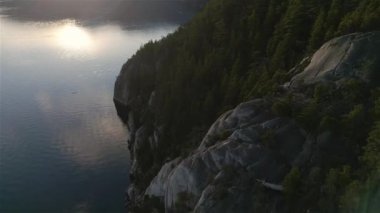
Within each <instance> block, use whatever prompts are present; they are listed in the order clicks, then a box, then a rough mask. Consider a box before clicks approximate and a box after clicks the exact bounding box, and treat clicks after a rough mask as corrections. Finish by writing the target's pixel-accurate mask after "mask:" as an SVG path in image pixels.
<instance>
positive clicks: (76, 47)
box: [55, 21, 95, 51]
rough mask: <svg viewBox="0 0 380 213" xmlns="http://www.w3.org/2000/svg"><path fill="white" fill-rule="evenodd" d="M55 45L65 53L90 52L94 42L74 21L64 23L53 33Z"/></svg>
mask: <svg viewBox="0 0 380 213" xmlns="http://www.w3.org/2000/svg"><path fill="white" fill-rule="evenodd" d="M55 38H56V42H57V44H58V45H59V46H60V47H61V48H63V49H65V50H67V51H91V50H93V48H94V46H95V44H94V43H95V42H94V40H93V38H92V37H91V34H90V33H89V32H88V31H87V30H86V29H85V28H83V27H81V26H80V25H78V24H77V23H76V22H75V21H66V22H64V23H63V24H62V25H60V26H59V27H58V28H57V29H56V31H55Z"/></svg>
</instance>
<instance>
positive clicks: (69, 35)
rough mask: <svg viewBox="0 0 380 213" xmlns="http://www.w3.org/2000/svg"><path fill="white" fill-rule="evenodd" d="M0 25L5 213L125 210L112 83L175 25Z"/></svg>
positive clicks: (0, 176)
mask: <svg viewBox="0 0 380 213" xmlns="http://www.w3.org/2000/svg"><path fill="white" fill-rule="evenodd" d="M0 21H1V23H0V34H1V40H0V44H1V46H0V47H1V51H0V54H1V55H0V69H1V72H0V79H1V81H0V120H1V123H0V125H1V126H0V131H1V132H0V212H123V211H125V210H124V206H123V205H124V191H125V189H126V187H127V185H128V165H129V156H128V150H127V143H126V137H127V132H126V131H125V128H124V127H123V125H122V123H121V122H120V120H119V119H118V117H117V115H116V112H115V109H114V106H113V102H112V95H113V85H114V81H115V78H116V76H117V74H118V73H119V70H120V67H121V65H122V64H123V63H124V62H125V61H126V59H127V58H129V57H131V55H133V54H134V52H135V51H136V50H137V49H138V48H139V47H140V46H141V45H142V44H143V43H145V42H147V41H149V40H151V39H159V38H161V37H162V36H164V35H166V34H168V33H169V32H172V31H173V30H174V29H175V27H176V26H174V25H162V26H161V25H160V26H155V27H149V28H133V30H127V29H126V28H121V27H120V26H119V25H116V24H112V23H109V24H99V25H94V24H92V25H91V26H88V25H87V26H86V25H83V24H82V23H80V22H78V21H76V20H73V19H64V20H55V21H52V22H49V21H45V22H33V21H15V20H12V19H11V18H7V17H4V16H3V17H1V19H0Z"/></svg>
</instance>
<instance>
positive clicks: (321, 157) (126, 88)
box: [114, 32, 380, 213]
mask: <svg viewBox="0 0 380 213" xmlns="http://www.w3.org/2000/svg"><path fill="white" fill-rule="evenodd" d="M379 59H380V32H370V33H355V34H350V35H345V36H342V37H338V38H334V39H332V40H330V41H328V42H327V43H325V44H324V45H323V46H322V47H321V48H320V49H319V50H318V51H316V52H315V53H314V54H313V55H312V56H311V57H309V58H306V59H305V60H303V61H302V62H301V64H299V65H297V66H295V67H294V68H293V69H291V70H290V71H289V75H293V76H294V77H292V78H291V80H290V81H289V82H288V83H286V84H284V85H282V86H280V87H279V88H278V91H277V93H276V94H275V95H270V96H263V97H262V98H258V99H254V100H251V101H247V102H243V103H241V104H239V105H238V106H236V107H235V108H234V109H232V110H229V111H227V112H225V113H223V114H222V115H221V116H220V117H219V118H218V119H217V120H216V121H215V122H214V123H213V124H212V125H211V127H210V128H209V129H208V131H207V133H206V134H205V135H204V136H203V139H202V140H199V141H198V142H196V144H197V146H196V147H195V148H193V149H191V150H190V151H189V152H186V154H182V155H181V153H176V154H174V155H173V154H171V155H170V157H168V156H165V154H163V155H164V156H161V153H165V152H164V151H162V150H165V149H170V147H168V144H167V143H165V140H164V135H165V123H160V122H159V121H157V120H154V119H152V116H151V114H152V113H157V112H155V103H156V102H157V100H155V89H154V86H152V85H150V84H149V83H147V84H148V85H144V87H141V88H144V91H143V92H141V91H140V92H139V93H136V90H135V89H130V88H131V86H130V85H129V84H133V83H134V82H131V80H130V79H133V78H135V75H139V74H138V73H134V72H135V68H136V66H146V67H147V68H149V67H151V66H153V68H151V69H153V70H154V66H159V64H157V63H156V64H135V63H133V61H132V62H130V63H127V64H125V65H124V67H123V69H122V71H121V73H120V75H119V76H118V78H117V81H116V84H115V93H114V100H115V105H116V108H117V110H118V113H119V115H120V117H121V118H122V119H123V120H124V122H125V123H126V124H127V126H128V129H129V132H130V137H129V140H128V143H129V145H130V151H131V156H132V165H131V170H130V172H131V180H132V184H131V185H130V187H129V190H128V197H129V198H128V199H129V207H130V210H131V211H136V212H137V211H139V210H140V211H143V212H144V211H165V212H205V213H206V212H207V213H209V212H297V211H300V212H301V210H302V211H304V210H307V211H308V212H314V211H315V212H319V211H321V209H323V207H321V205H327V204H328V201H325V200H323V198H321V197H323V196H324V195H326V196H327V195H329V194H328V192H329V191H328V189H326V188H328V186H329V185H328V183H329V182H328V181H329V180H328V178H329V175H330V173H331V172H332V171H333V170H331V168H338V167H339V168H346V167H340V166H341V165H349V166H350V167H353V168H355V167H357V164H358V163H357V159H356V158H357V157H356V156H358V155H359V154H358V152H360V149H361V147H362V146H364V145H365V144H356V145H353V146H355V147H356V148H355V149H356V150H355V149H352V147H351V144H350V143H351V142H350V141H351V139H352V138H355V137H356V136H357V137H359V136H358V135H360V134H362V131H359V130H358V131H357V134H356V135H355V134H353V135H352V134H349V133H347V131H346V130H348V129H349V128H351V127H353V128H355V125H357V122H358V123H359V125H370V124H368V122H367V121H368V120H370V119H371V116H372V115H371V114H370V112H369V111H370V109H371V108H372V105H373V104H374V103H373V96H371V95H369V94H368V93H369V92H370V91H374V90H376V88H378V86H379V84H380V79H379V77H380V76H379V73H378V71H379V68H380V60H379ZM347 93H348V94H347ZM356 93H358V94H356ZM136 94H139V96H136ZM141 94H145V95H141ZM355 94H356V96H355ZM350 95H351V96H355V97H350V99H347V97H346V96H350ZM360 96H361V97H360ZM355 113H357V114H360V113H362V114H360V115H356V114H355ZM336 118H342V120H343V121H342V122H340V121H337V119H336ZM345 119H346V120H345ZM350 119H353V120H354V121H351V120H350ZM355 119H356V120H355ZM363 119H364V120H366V119H367V120H366V122H364V121H363ZM362 121H363V122H362ZM360 123H362V124H360ZM340 126H347V128H346V127H345V128H346V129H344V128H343V129H342V130H338V129H339V128H340ZM368 129H369V127H368V128H367V130H366V131H364V132H365V133H364V134H365V135H367V134H368ZM353 131H355V130H353ZM359 138H363V137H361V136H360V137H359ZM352 140H353V139H352ZM171 156H176V157H175V158H173V157H171ZM343 170H344V169H342V171H343ZM334 171H335V170H334ZM336 171H340V170H336ZM344 171H345V170H344ZM337 174H340V173H339V172H338V173H337ZM337 177H339V176H337ZM350 177H351V176H350ZM324 178H326V180H325V179H324ZM313 184H314V185H313ZM298 185H299V186H298ZM348 185H349V184H348ZM324 187H325V188H324ZM305 189H308V190H306V191H305ZM338 189H339V188H335V190H338ZM313 190H315V191H316V192H314V191H313ZM324 190H327V191H326V192H325V191H324ZM343 191H344V190H343ZM299 193H301V194H302V193H303V194H304V197H303V198H302V196H301V197H300V194H299ZM310 193H316V194H318V193H321V194H318V199H320V203H322V204H320V203H319V204H318V203H308V202H310V199H309V200H307V197H308V196H316V195H315V194H310ZM324 193H325V194H324ZM371 193H372V194H371V195H372V197H373V199H372V201H371V200H368V203H367V204H366V209H367V211H366V212H375V211H376V210H379V209H380V206H379V205H380V204H379V202H378V201H376V198H377V199H379V198H380V192H379V188H378V187H375V188H374V189H373V191H372V192H371ZM294 198H296V199H299V200H298V201H299V202H294V200H292V199H294ZM302 199H305V200H302ZM323 202H326V203H327V204H326V203H325V204H324V203H323ZM335 202H338V201H335ZM328 209H330V210H332V211H333V209H334V208H333V207H329V208H328ZM322 211H323V210H322Z"/></svg>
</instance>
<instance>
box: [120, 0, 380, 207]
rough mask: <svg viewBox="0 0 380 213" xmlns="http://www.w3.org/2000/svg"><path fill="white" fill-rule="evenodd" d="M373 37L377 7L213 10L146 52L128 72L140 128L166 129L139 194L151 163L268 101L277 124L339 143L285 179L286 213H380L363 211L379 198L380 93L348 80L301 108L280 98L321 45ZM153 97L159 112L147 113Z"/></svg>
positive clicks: (217, 2) (238, 5)
mask: <svg viewBox="0 0 380 213" xmlns="http://www.w3.org/2000/svg"><path fill="white" fill-rule="evenodd" d="M373 30H380V1H378V0H241V1H237V0H210V2H209V3H208V4H207V5H206V6H205V8H204V9H203V10H202V12H200V13H199V14H198V15H197V16H196V17H194V18H193V20H192V21H191V22H190V23H188V24H186V25H185V26H182V27H180V28H179V29H178V30H177V31H176V32H175V33H173V34H171V35H169V36H167V37H166V38H164V39H162V40H161V41H158V42H150V43H148V44H146V45H144V47H143V48H141V49H140V50H139V51H138V52H137V53H136V54H135V55H134V56H133V57H132V58H131V59H130V60H129V61H128V63H127V64H125V65H124V67H123V69H131V70H133V71H132V72H130V76H129V78H128V82H127V83H128V86H129V91H130V94H132V95H131V96H133V97H134V99H133V100H132V101H131V108H132V109H134V111H135V114H136V117H138V118H140V121H138V122H140V123H145V124H148V125H149V124H150V125H155V126H160V127H163V131H162V135H161V137H162V143H163V145H162V147H164V150H160V152H159V153H155V154H154V155H153V156H150V158H149V159H148V160H147V161H150V162H151V163H150V164H149V162H146V163H144V165H147V166H146V168H144V170H147V171H149V172H148V173H147V176H146V178H145V179H144V181H142V183H140V184H141V185H142V187H144V186H146V184H147V182H148V181H146V180H148V179H149V178H152V177H153V174H155V173H156V172H157V170H158V169H159V166H158V167H154V166H152V165H153V163H152V162H154V163H155V164H159V162H161V163H162V162H163V161H164V160H165V159H166V158H168V157H169V158H171V159H173V158H174V157H177V156H178V155H179V154H181V155H186V154H188V152H190V151H191V150H193V148H194V147H196V146H197V145H199V144H198V143H199V142H200V141H201V137H202V136H203V133H204V132H205V131H206V130H207V127H208V126H209V125H210V124H211V122H213V121H214V120H215V119H216V118H217V116H218V115H220V114H221V113H223V112H225V111H226V110H228V109H230V108H232V107H234V106H236V105H237V104H238V103H240V102H242V101H245V100H250V99H252V98H259V97H263V96H265V97H274V99H275V100H277V101H275V103H274V104H273V105H272V108H271V111H272V112H273V114H275V115H278V116H285V117H290V118H293V119H295V120H296V121H297V123H298V124H299V125H301V126H302V127H303V128H304V129H305V130H306V131H307V132H308V133H310V134H312V135H318V134H321V133H326V132H327V133H331V135H333V137H336V138H337V140H336V142H335V143H334V144H329V146H331V147H329V150H328V151H326V156H325V158H323V159H320V160H319V161H317V162H316V163H314V164H311V165H312V166H313V167H312V168H293V169H291V171H290V172H289V174H288V175H287V176H286V178H285V180H284V185H285V194H286V197H287V199H286V202H287V204H288V207H289V211H290V212H307V211H308V210H310V211H311V212H337V211H339V210H341V211H343V212H368V211H369V212H375V211H374V210H379V209H380V207H379V206H366V203H368V202H369V200H370V199H372V197H376V196H373V194H374V193H379V192H378V191H376V190H379V183H380V181H379V178H380V172H379V170H380V158H379V153H380V123H379V121H380V99H376V98H378V97H380V95H379V94H380V92H379V91H378V89H377V88H375V87H374V86H373V85H366V84H364V83H363V82H361V81H360V80H356V79H351V80H346V81H344V82H340V84H339V86H336V85H329V84H319V85H316V86H315V87H311V88H308V89H307V90H306V91H304V96H305V97H304V100H303V101H302V102H300V103H295V101H294V100H293V98H292V97H291V96H289V97H285V98H283V97H281V98H278V97H279V96H280V94H281V90H280V89H279V85H282V84H283V83H285V82H287V81H288V80H289V79H290V78H291V77H292V75H290V74H289V72H288V70H290V69H291V68H292V67H293V66H295V65H296V64H298V63H299V62H300V61H301V60H302V59H303V58H304V57H305V56H308V55H309V54H311V53H312V52H313V51H315V50H316V48H318V47H319V46H320V45H321V44H323V43H324V42H325V41H327V40H329V39H331V38H333V37H336V36H339V35H343V34H348V33H352V32H360V31H361V32H365V31H373ZM370 66H372V65H371V63H363V67H359V68H358V69H373V67H370ZM152 91H155V94H156V97H155V105H154V107H153V109H148V108H147V107H146V103H147V102H148V100H149V97H150V95H151V92H152ZM375 100H377V101H375ZM229 135H230V132H227V131H226V132H224V133H221V135H220V136H218V138H217V139H224V138H226V137H228V136H229ZM338 136H339V137H338ZM272 137H273V136H272V134H271V132H266V133H265V134H264V135H263V137H262V141H263V143H264V144H267V145H268V146H269V147H270V146H271V141H272ZM144 161H146V159H145V160H144ZM148 167H150V168H148ZM262 193H263V194H262V196H260V197H259V198H260V201H263V203H265V202H264V201H265V199H267V196H266V195H265V192H262ZM259 198H257V199H259ZM183 199H188V198H187V197H186V196H184V198H183ZM377 203H378V202H377ZM178 205H181V203H179V204H178ZM257 206H258V207H257V208H258V209H267V206H265V204H263V205H261V204H257ZM371 208H372V209H371ZM363 209H364V210H365V211H364V210H363ZM370 210H371V211H370Z"/></svg>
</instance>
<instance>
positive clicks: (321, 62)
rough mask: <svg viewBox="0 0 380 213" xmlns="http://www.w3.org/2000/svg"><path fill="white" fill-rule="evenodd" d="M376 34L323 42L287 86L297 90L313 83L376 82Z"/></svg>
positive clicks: (379, 50) (379, 35)
mask: <svg viewBox="0 0 380 213" xmlns="http://www.w3.org/2000/svg"><path fill="white" fill-rule="evenodd" d="M379 58H380V31H377V32H369V33H354V34H349V35H345V36H341V37H338V38H334V39H332V40H330V41H328V42H326V43H325V44H324V45H323V46H322V47H321V48H320V49H319V50H318V51H317V52H315V53H314V55H313V56H312V58H311V61H310V63H309V65H308V66H307V67H306V68H305V69H304V70H303V72H301V73H299V74H297V75H295V76H294V77H293V78H292V79H291V81H290V82H289V84H288V86H290V87H291V88H297V87H300V86H303V85H311V84H315V83H317V82H325V81H329V82H335V81H340V80H342V79H347V78H354V79H360V80H362V81H365V82H367V83H371V84H376V85H378V84H379V83H380V81H379V80H380V73H379V72H377V71H378V70H377V69H378V68H380V60H379Z"/></svg>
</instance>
